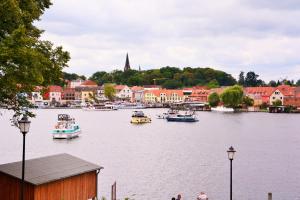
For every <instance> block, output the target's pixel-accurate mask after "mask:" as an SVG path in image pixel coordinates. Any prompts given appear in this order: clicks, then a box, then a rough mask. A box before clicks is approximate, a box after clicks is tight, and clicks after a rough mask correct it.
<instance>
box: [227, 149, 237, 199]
mask: <svg viewBox="0 0 300 200" xmlns="http://www.w3.org/2000/svg"><path fill="white" fill-rule="evenodd" d="M235 152H236V151H235V150H234V148H233V147H232V146H231V147H229V149H228V151H227V153H228V159H229V160H230V200H232V161H233V158H234V153H235Z"/></svg>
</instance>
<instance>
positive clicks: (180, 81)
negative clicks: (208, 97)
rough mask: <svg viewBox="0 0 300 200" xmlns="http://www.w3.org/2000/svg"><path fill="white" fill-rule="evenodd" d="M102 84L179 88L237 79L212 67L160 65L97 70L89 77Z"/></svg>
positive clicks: (226, 84)
mask: <svg viewBox="0 0 300 200" xmlns="http://www.w3.org/2000/svg"><path fill="white" fill-rule="evenodd" d="M89 79H90V80H93V81H95V82H97V83H98V84H100V85H102V84H104V83H116V84H126V85H129V86H133V85H138V86H141V85H152V84H157V85H162V86H163V87H165V88H181V87H189V86H196V85H207V86H208V87H219V86H229V85H234V84H236V83H237V81H236V80H235V79H234V78H233V77H232V76H231V75H230V74H228V73H226V72H223V71H220V70H214V69H212V68H200V67H198V68H191V67H186V68H184V69H180V68H177V67H169V66H167V67H162V68H160V69H151V70H143V71H137V70H127V71H125V72H123V71H120V70H114V71H112V72H109V73H108V72H105V71H99V72H96V73H94V74H93V75H92V76H91V77H90V78H89Z"/></svg>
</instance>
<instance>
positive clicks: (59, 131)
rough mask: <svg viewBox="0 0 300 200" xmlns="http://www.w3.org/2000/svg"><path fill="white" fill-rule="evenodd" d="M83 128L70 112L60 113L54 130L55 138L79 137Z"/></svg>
mask: <svg viewBox="0 0 300 200" xmlns="http://www.w3.org/2000/svg"><path fill="white" fill-rule="evenodd" d="M80 133H81V129H80V127H79V125H78V124H76V123H75V119H74V118H71V117H70V116H69V115H68V114H59V115H58V119H57V123H56V125H55V127H54V130H53V131H52V136H53V139H72V138H75V137H78V136H79V134H80Z"/></svg>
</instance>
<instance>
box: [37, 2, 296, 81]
mask: <svg viewBox="0 0 300 200" xmlns="http://www.w3.org/2000/svg"><path fill="white" fill-rule="evenodd" d="M272 2H273V1H272ZM288 2H289V3H284V4H283V3H281V1H280V2H279V1H277V0H276V2H274V4H276V5H269V4H268V3H267V2H266V1H260V2H258V1H249V0H240V1H238V0H227V1H217V0H211V1H199V0H187V1H181V0H164V1H159V0H152V1H148V0H87V1H80V0H55V1H54V2H53V3H54V5H53V6H52V7H51V8H50V10H48V11H46V13H45V15H44V16H43V18H42V21H41V22H38V25H39V26H40V27H41V28H43V29H45V30H46V33H45V34H44V35H43V38H45V39H49V40H51V41H53V42H54V43H55V44H57V45H63V46H64V47H65V49H67V50H68V51H70V53H71V57H72V60H71V61H70V66H71V67H70V68H69V69H67V71H69V72H75V73H80V74H85V75H91V74H92V73H93V72H96V71H98V70H106V71H111V70H113V69H115V68H117V67H118V68H119V69H122V68H123V66H124V62H125V55H126V53H127V52H128V53H129V56H130V60H131V65H132V66H133V67H135V68H138V66H139V65H141V67H142V68H143V69H149V68H157V67H161V66H166V65H170V66H178V67H186V66H195V67H198V66H212V67H214V68H217V69H221V70H225V71H226V72H229V73H232V74H233V75H235V76H237V75H238V73H239V72H240V71H246V72H247V71H249V70H254V71H255V72H256V73H258V74H260V75H261V78H263V79H266V80H270V79H278V78H280V77H282V76H286V77H288V78H294V79H298V78H300V76H299V75H298V74H295V72H294V71H293V70H292V69H294V68H297V67H296V66H300V58H299V56H298V52H299V50H300V24H299V23H298V21H299V19H300V12H297V10H296V8H297V6H295V3H296V4H297V2H296V1H294V0H293V1H292V0H289V1H288ZM297 5H298V4H297ZM280 8H282V9H280ZM297 69H298V68H297Z"/></svg>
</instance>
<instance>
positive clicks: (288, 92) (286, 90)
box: [277, 85, 296, 96]
mask: <svg viewBox="0 0 300 200" xmlns="http://www.w3.org/2000/svg"><path fill="white" fill-rule="evenodd" d="M277 89H278V90H279V91H280V92H281V93H282V94H283V95H284V96H294V95H295V89H296V88H295V87H291V86H289V85H280V86H278V87H277Z"/></svg>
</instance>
